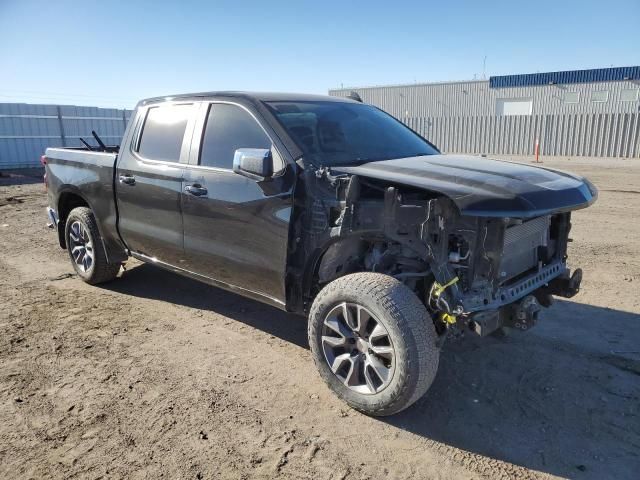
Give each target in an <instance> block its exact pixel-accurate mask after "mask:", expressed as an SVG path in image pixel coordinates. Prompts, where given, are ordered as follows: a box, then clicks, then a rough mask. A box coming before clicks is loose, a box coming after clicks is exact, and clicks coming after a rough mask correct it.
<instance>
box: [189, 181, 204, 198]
mask: <svg viewBox="0 0 640 480" xmlns="http://www.w3.org/2000/svg"><path fill="white" fill-rule="evenodd" d="M184 191H185V192H187V193H190V194H191V195H195V196H196V197H201V196H202V195H206V194H207V192H208V190H207V189H206V188H204V187H203V186H202V185H199V184H197V183H194V184H193V185H187V186H186V187H184Z"/></svg>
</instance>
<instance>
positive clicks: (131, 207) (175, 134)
mask: <svg viewBox="0 0 640 480" xmlns="http://www.w3.org/2000/svg"><path fill="white" fill-rule="evenodd" d="M196 108H197V105H196V104H194V103H162V104H159V105H151V106H148V107H142V108H141V109H139V111H138V114H137V118H136V121H137V126H136V130H135V133H134V135H133V138H132V141H131V142H130V144H129V148H126V149H122V150H123V151H122V152H121V154H120V159H119V160H118V166H117V171H116V183H117V184H116V189H117V195H116V198H117V201H118V214H119V222H118V228H119V232H120V235H121V236H122V238H123V240H124V242H125V243H126V245H127V247H128V248H129V249H130V250H131V251H133V252H136V253H139V254H143V255H145V256H147V257H151V258H154V259H156V260H160V261H162V262H164V263H168V264H171V265H176V266H180V265H181V263H182V262H183V260H184V244H183V230H182V211H181V206H180V202H181V191H182V180H183V175H184V167H185V165H186V163H187V162H188V158H189V149H190V144H191V135H192V133H193V125H194V122H195V112H196Z"/></svg>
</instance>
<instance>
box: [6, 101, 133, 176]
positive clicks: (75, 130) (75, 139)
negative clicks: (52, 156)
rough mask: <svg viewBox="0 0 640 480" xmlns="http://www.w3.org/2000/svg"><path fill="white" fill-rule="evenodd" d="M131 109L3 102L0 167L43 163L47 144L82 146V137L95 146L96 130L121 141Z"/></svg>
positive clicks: (107, 139) (106, 139)
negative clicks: (93, 135) (93, 133)
mask: <svg viewBox="0 0 640 480" xmlns="http://www.w3.org/2000/svg"><path fill="white" fill-rule="evenodd" d="M130 115H131V111H130V110H118V109H115V108H98V107H77V106H73V105H32V104H27V103H0V170H6V169H10V168H28V167H34V166H40V156H41V155H42V154H43V153H44V151H45V149H46V148H47V147H80V146H82V143H81V142H80V138H83V139H85V140H86V141H87V142H89V143H90V144H91V145H96V142H95V141H94V140H93V137H92V136H91V131H92V130H95V131H96V132H97V133H98V134H99V135H100V137H101V138H102V139H103V140H104V142H105V143H108V144H118V143H120V139H121V138H122V135H123V133H124V129H125V127H126V125H127V122H128V120H129V116H130Z"/></svg>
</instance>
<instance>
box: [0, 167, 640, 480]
mask: <svg viewBox="0 0 640 480" xmlns="http://www.w3.org/2000/svg"><path fill="white" fill-rule="evenodd" d="M545 165H546V166H551V167H557V168H562V169H566V170H573V171H576V172H579V173H582V174H585V175H587V176H589V177H590V178H591V179H592V180H593V181H594V183H595V184H596V185H597V186H598V187H599V189H600V198H599V200H598V202H597V203H596V204H595V205H594V206H593V207H592V208H590V209H588V210H583V211H580V212H577V213H576V214H575V215H574V229H573V232H572V237H573V239H574V242H573V243H572V244H571V246H570V255H571V257H570V260H571V263H572V265H574V266H581V267H582V268H583V269H584V271H585V272H584V273H585V279H584V282H583V289H582V291H581V292H580V293H579V294H578V295H577V296H576V297H575V298H574V299H572V300H571V301H558V302H557V304H556V305H555V306H554V307H553V308H552V309H551V310H549V311H547V312H545V315H544V318H543V320H542V321H541V323H540V324H539V325H538V326H537V327H536V328H535V329H533V330H532V331H530V332H528V333H526V334H518V335H514V336H511V337H508V338H507V339H505V340H497V339H493V338H490V339H483V340H481V339H478V338H475V337H473V336H471V335H469V336H467V337H465V338H463V339H461V340H459V341H457V342H450V343H447V344H446V346H445V349H444V351H443V353H442V357H441V360H440V371H439V373H438V376H437V378H436V381H435V383H434V385H433V386H432V388H431V390H430V391H429V392H428V393H427V395H426V396H425V397H424V398H423V399H422V400H420V401H419V402H418V403H417V404H416V405H415V406H413V407H412V408H410V409H409V410H407V411H405V412H403V413H401V414H399V415H397V416H394V417H392V418H388V419H385V420H380V419H373V418H369V417H366V416H363V415H361V414H359V413H356V412H354V411H352V410H350V409H348V408H347V407H346V406H345V405H343V404H342V403H341V402H340V401H339V400H337V399H336V398H335V397H334V396H333V395H332V394H331V393H330V392H329V390H328V389H327V388H326V387H325V386H324V384H323V383H322V382H321V380H320V378H319V377H318V375H317V374H316V372H315V370H314V367H313V362H312V360H311V358H310V355H309V351H308V347H307V345H306V325H305V321H304V319H303V318H301V317H295V316H291V315H287V314H285V313H282V312H280V311H278V310H275V309H272V308H270V307H267V306H264V305H261V304H258V303H256V302H253V301H250V300H246V299H243V298H241V297H238V296H236V295H234V294H231V293H227V292H223V291H221V290H217V289H215V288H212V287H209V286H206V285H203V284H199V283H196V282H194V281H192V280H188V279H185V278H181V277H179V276H176V275H174V274H171V273H168V272H164V271H161V270H157V269H155V268H154V267H151V266H148V265H143V264H140V263H138V262H133V261H131V262H129V263H128V264H127V269H126V271H124V272H123V273H122V274H121V278H119V279H118V280H116V281H115V282H112V283H111V284H108V285H104V286H101V287H91V286H89V285H86V284H84V283H82V282H81V281H80V280H79V279H78V278H77V277H75V276H74V275H73V274H72V273H73V270H72V268H71V265H70V264H69V260H68V257H67V255H66V253H65V252H64V251H62V250H61V249H60V248H59V247H58V246H57V244H56V240H55V237H54V234H53V233H52V232H51V231H50V230H48V229H47V228H46V227H45V222H46V219H45V215H44V207H45V205H46V199H45V194H44V189H43V186H42V183H41V182H40V180H34V179H32V178H29V177H23V176H13V177H11V178H0V478H7V479H16V478H25V479H26V478H33V479H41V478H90V479H97V478H171V479H174V478H191V479H210V478H230V479H237V478H265V479H266V478H274V477H277V478H284V479H295V478H313V479H365V478H371V479H378V478H382V479H386V478H389V479H393V478H396V479H400V478H429V479H450V478H451V479H458V478H461V479H480V478H486V479H496V478H550V477H556V476H558V477H569V478H578V479H598V480H600V479H603V478H616V479H635V478H638V471H640V417H639V415H640V411H639V408H640V407H639V406H640V223H639V222H638V220H637V217H638V215H639V212H640V187H638V185H640V163H638V162H637V161H635V162H634V161H632V160H608V161H603V160H579V161H578V160H575V159H572V160H568V159H562V160H554V161H549V160H546V163H545Z"/></svg>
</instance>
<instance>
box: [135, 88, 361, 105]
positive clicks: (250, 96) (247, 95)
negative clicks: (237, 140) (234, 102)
mask: <svg viewBox="0 0 640 480" xmlns="http://www.w3.org/2000/svg"><path fill="white" fill-rule="evenodd" d="M209 98H211V99H213V98H238V99H244V100H249V101H254V102H255V101H260V102H348V103H358V102H355V101H354V100H351V99H350V98H342V97H330V96H328V95H311V94H306V93H277V92H232V91H227V92H200V93H183V94H179V95H165V96H161V97H152V98H145V99H143V100H141V101H140V105H148V104H150V103H161V102H169V101H175V100H196V99H197V100H203V99H209Z"/></svg>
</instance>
